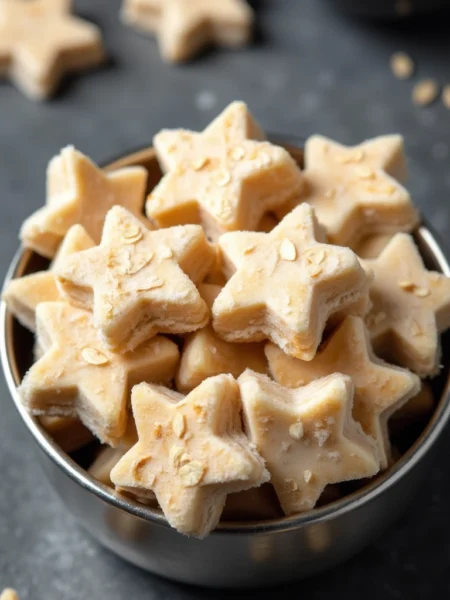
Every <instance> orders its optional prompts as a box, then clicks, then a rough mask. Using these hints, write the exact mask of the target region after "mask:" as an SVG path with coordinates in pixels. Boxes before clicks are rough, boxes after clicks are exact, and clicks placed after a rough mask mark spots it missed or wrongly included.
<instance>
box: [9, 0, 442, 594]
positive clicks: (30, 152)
mask: <svg viewBox="0 0 450 600" xmlns="http://www.w3.org/2000/svg"><path fill="white" fill-rule="evenodd" d="M211 1H220V0H211ZM119 4H120V2H119V0H96V2H90V1H89V0H83V1H79V2H76V6H77V9H78V11H79V12H80V13H82V14H84V15H86V16H87V17H89V18H91V19H92V20H95V21H97V22H98V23H99V24H100V25H101V27H102V28H103V31H104V35H105V41H106V45H107V47H108V50H109V53H110V55H111V57H112V64H111V65H110V66H108V67H107V68H105V69H102V70H99V71H98V72H95V73H92V74H89V75H84V76H80V77H79V78H76V79H74V80H71V81H70V82H69V83H68V84H67V85H65V86H64V88H63V90H62V92H61V93H60V94H59V95H58V97H57V98H55V99H54V100H53V101H52V102H50V103H48V104H34V103H32V102H30V101H29V100H27V99H26V98H24V97H22V96H21V95H20V94H19V93H18V92H17V91H16V90H15V89H14V88H13V87H12V86H10V85H9V84H2V85H0V268H1V271H2V272H4V271H5V270H6V268H7V265H8V262H9V260H10V259H11V257H12V254H13V252H14V251H15V248H16V246H17V231H18V228H19V226H20V223H21V222H22V220H23V219H24V218H25V217H26V216H27V215H28V214H29V213H30V212H31V211H32V210H34V209H35V208H37V207H38V206H40V205H41V204H42V202H43V197H44V196H43V194H44V172H45V166H46V163H47V162H48V160H49V159H50V158H51V157H52V156H53V155H54V154H55V153H56V152H58V150H59V149H60V148H61V147H62V146H64V145H66V144H68V143H73V144H75V145H76V146H77V147H78V148H79V149H80V150H82V151H84V152H86V153H87V154H88V155H90V156H92V158H94V159H95V160H96V161H99V162H102V161H105V160H106V159H108V158H110V157H112V156H116V155H118V154H121V153H124V152H126V151H127V150H129V149H133V148H135V147H138V146H142V145H146V144H149V143H150V142H151V138H152V134H153V133H154V132H155V131H157V130H158V129H159V128H161V127H163V126H165V127H173V126H180V125H183V126H186V127H191V128H194V129H198V128H201V127H203V126H204V125H206V124H207V122H208V121H209V120H210V119H211V118H212V117H213V116H215V115H216V113H217V112H218V111H219V110H220V109H221V108H222V107H224V106H225V105H226V104H227V103H228V102H230V101H231V100H234V99H242V100H245V101H247V102H248V103H249V105H250V107H251V109H252V110H253V112H254V114H255V115H256V116H257V118H258V119H259V120H260V121H261V123H262V124H263V125H264V127H266V128H267V129H269V130H271V131H276V132H281V133H289V134H295V135H303V136H307V135H309V134H311V133H315V132H320V133H323V134H325V135H329V136H331V137H334V138H336V139H338V140H339V141H342V142H344V143H356V142H358V141H360V140H362V139H364V138H367V137H371V136H375V135H379V134H381V133H387V132H400V133H402V134H403V135H404V136H405V138H406V145H407V151H408V155H409V158H410V167H411V177H410V181H409V187H410V189H411V191H412V193H413V196H414V198H415V201H416V202H417V203H418V205H419V206H420V208H421V209H422V210H423V212H424V214H425V215H426V217H427V218H428V219H429V220H430V221H431V222H432V223H433V225H434V226H435V227H436V228H437V229H438V230H439V231H440V232H441V233H442V234H444V235H446V232H447V225H448V220H449V210H448V200H447V197H448V195H449V191H450V172H449V164H450V157H449V146H448V144H449V142H450V140H449V134H450V111H448V110H446V109H445V108H444V107H443V106H442V105H441V104H440V103H437V104H435V105H434V106H432V107H429V108H427V109H422V110H420V109H417V108H415V107H413V106H412V105H411V102H410V92H411V88H412V83H411V82H400V81H397V80H395V79H394V78H393V77H392V75H391V74H390V72H389V68H388V59H389V56H390V54H391V53H392V52H393V51H395V50H398V49H401V50H406V51H409V52H410V53H411V54H412V55H413V56H414V58H415V59H416V60H417V62H418V77H425V76H435V77H437V78H439V80H440V81H442V82H443V83H444V82H446V79H447V78H448V79H449V80H450V73H449V64H450V62H449V49H450V40H449V36H448V27H447V25H448V22H449V21H448V16H447V17H446V18H441V19H437V20H435V21H434V22H432V23H431V26H432V27H433V32H432V33H429V34H425V33H424V31H423V29H424V22H423V21H422V22H421V23H418V24H415V25H410V26H408V27H402V28H401V29H400V30H399V29H398V28H395V27H392V26H387V25H385V26H383V27H382V28H381V27H374V26H369V25H367V24H362V23H358V22H355V21H351V20H349V19H346V18H345V17H343V16H342V15H340V14H338V13H336V12H334V11H333V10H330V7H329V5H327V4H325V3H322V2H320V1H319V0H290V1H289V0H265V1H263V2H259V3H256V2H255V5H256V6H257V11H258V20H259V28H260V33H259V34H258V40H257V42H256V44H255V45H254V46H253V47H250V48H248V49H246V50H244V51H242V52H237V53H229V52H211V53H208V54H207V55H205V56H204V57H202V58H200V59H199V60H197V61H195V62H193V63H192V64H190V65H187V66H185V67H182V68H180V67H169V66H166V65H164V64H163V63H162V62H161V60H160V58H159V55H158V52H157V49H156V45H155V43H154V42H153V41H151V40H149V39H148V38H146V37H144V36H141V35H139V34H137V33H135V32H134V31H131V30H128V29H125V28H124V27H122V26H121V24H120V23H119V22H118V18H117V14H118V9H119ZM331 4H332V2H331ZM428 25H430V23H428ZM0 386H1V389H0V393H1V412H0V478H1V479H0V482H1V483H0V589H1V587H3V586H6V585H14V586H16V587H17V588H18V589H19V590H20V592H21V596H22V600H27V599H28V600H32V599H33V600H56V599H60V598H61V599H64V600H78V599H80V600H81V599H87V598H89V599H92V600H100V599H104V598H108V600H119V599H120V600H135V599H138V598H139V599H140V598H151V599H157V598H158V599H159V598H161V599H162V598H166V597H167V598H168V597H170V598H179V599H180V600H187V599H189V598H221V599H222V598H223V599H225V598H226V599H228V598H230V599H231V598H240V597H242V598H244V597H245V598H250V599H251V598H253V597H255V598H256V597H257V595H256V594H255V595H254V596H253V595H252V594H249V593H247V592H246V593H242V594H240V593H232V594H230V593H225V592H216V591H210V590H198V589H194V588H186V587H183V586H179V585H176V584H172V583H169V582H166V581H163V580H160V579H157V578H155V577H152V576H150V575H147V574H145V573H143V572H141V571H139V570H137V569H134V568H132V567H130V566H128V565H126V564H124V563H122V562H121V561H120V560H119V559H117V558H115V557H114V556H112V555H111V554H109V553H108V552H106V551H104V550H103V549H102V548H100V547H99V546H98V545H97V544H95V543H94V542H93V541H91V539H90V538H89V536H88V535H87V534H85V533H84V532H83V531H80V530H79V529H78V528H77V526H76V524H75V523H74V521H73V519H72V518H71V517H70V516H69V515H68V514H67V513H66V512H65V510H64V507H63V506H62V505H61V504H60V503H59V501H58V500H57V499H56V498H55V497H54V495H53V493H52V491H51V490H50V488H49V486H48V485H47V484H46V482H45V481H44V480H43V478H42V473H41V471H40V470H39V468H38V467H37V465H36V463H35V460H34V454H35V452H36V448H35V447H34V445H33V443H32V441H31V440H30V438H29V435H28V433H27V432H26V431H25V429H24V427H23V425H22V424H21V423H20V421H19V418H18V416H17V414H16V412H15V410H14V408H13V405H12V402H11V401H10V399H9V397H8V393H7V391H6V386H5V384H4V382H3V381H1V382H0ZM447 437H448V436H447ZM449 455H450V441H449V440H448V439H447V440H446V441H444V442H443V444H441V447H440V450H439V454H438V455H437V457H436V461H435V465H434V468H433V469H432V470H431V471H430V473H429V478H428V481H427V482H426V484H425V486H424V488H423V489H422V491H421V493H420V495H419V497H418V498H417V499H415V500H414V501H413V502H412V504H411V509H410V511H409V512H408V514H407V515H406V516H405V517H404V518H403V519H402V520H401V521H400V522H399V523H398V524H397V525H396V526H395V527H394V528H393V529H392V530H391V531H389V532H388V533H386V534H384V535H383V537H382V538H381V539H380V540H379V542H378V543H377V544H375V545H374V546H372V547H371V548H369V549H368V550H366V551H365V552H363V553H362V554H360V555H359V556H358V557H357V558H355V559H354V560H353V561H351V562H349V563H347V564H346V565H345V566H343V567H340V568H338V569H336V570H334V571H332V572H331V573H328V574H326V575H323V576H319V577H317V578H315V579H312V580H309V581H305V582H302V583H300V584H297V585H294V586H289V587H287V588H285V589H283V591H282V592H280V591H279V590H278V591H275V590H265V592H264V593H263V597H272V596H273V597H276V595H277V594H279V593H288V594H292V595H293V594H296V595H297V594H299V595H300V594H301V595H302V596H304V597H308V598H311V599H312V600H316V599H319V598H320V599H322V598H329V597H330V595H333V597H341V596H342V595H343V594H344V593H345V594H347V597H348V598H350V599H351V600H353V598H355V599H356V598H359V597H360V596H363V597H364V598H367V599H374V600H375V599H377V600H378V599H381V598H383V599H391V598H392V599H396V598H408V599H409V598H427V597H428V596H431V594H432V593H433V595H434V596H436V597H448V593H449V592H450V578H449V567H450V541H449V534H450V517H449V509H448V507H449V506H450V485H449V481H448V467H447V464H448V456H449ZM334 595H336V596H334Z"/></svg>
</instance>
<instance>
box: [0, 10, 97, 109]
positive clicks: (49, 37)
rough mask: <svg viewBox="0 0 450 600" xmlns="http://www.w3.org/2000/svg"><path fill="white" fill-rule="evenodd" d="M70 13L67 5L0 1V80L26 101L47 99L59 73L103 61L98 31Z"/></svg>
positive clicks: (58, 80)
mask: <svg viewBox="0 0 450 600" xmlns="http://www.w3.org/2000/svg"><path fill="white" fill-rule="evenodd" d="M71 7H72V2H71V0H27V1H26V2H24V1H23V0H1V1H0V75H2V76H4V77H9V78H10V79H12V80H13V81H14V83H15V84H16V85H17V87H18V88H19V89H20V90H21V91H22V92H23V93H24V94H26V95H27V96H29V97H30V98H33V99H37V100H42V99H45V98H48V97H49V96H51V95H52V94H53V93H54V91H55V90H56V88H57V87H58V86H59V83H60V81H61V79H62V77H63V75H65V73H67V72H70V71H81V70H84V69H87V68H90V67H94V66H97V65H99V64H100V63H102V62H103V60H104V58H105V54H104V49H103V43H102V36H101V33H100V30H99V29H98V27H96V26H95V25H93V24H92V23H88V22H87V21H84V20H82V19H79V18H78V17H74V16H73V15H71V14H70V13H71Z"/></svg>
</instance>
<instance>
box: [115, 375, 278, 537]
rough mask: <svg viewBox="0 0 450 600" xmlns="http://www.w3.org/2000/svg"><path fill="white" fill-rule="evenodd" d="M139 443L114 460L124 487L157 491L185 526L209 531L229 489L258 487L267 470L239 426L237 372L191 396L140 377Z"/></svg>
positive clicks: (136, 403) (174, 520) (135, 401)
mask: <svg viewBox="0 0 450 600" xmlns="http://www.w3.org/2000/svg"><path fill="white" fill-rule="evenodd" d="M132 407H133V414H134V418H135V421H136V426H137V430H138V436H139V441H138V443H137V444H136V445H135V446H134V447H133V448H132V449H131V450H130V451H129V452H128V453H127V454H126V455H125V456H124V457H123V459H122V460H121V461H120V462H119V463H118V464H117V465H116V466H115V467H114V469H113V471H112V473H111V479H112V481H113V482H114V483H115V485H116V486H117V487H118V488H119V489H124V490H126V491H128V492H129V493H133V494H138V495H144V494H148V495H150V497H151V496H153V494H155V495H156V498H157V500H158V502H159V504H160V506H161V508H162V510H163V512H164V515H165V516H166V518H167V520H168V521H169V523H170V524H171V525H172V527H175V528H176V529H178V531H180V532H181V533H184V534H187V535H193V536H196V537H205V536H206V535H208V533H210V531H212V530H213V529H214V528H215V527H216V525H217V523H218V522H219V519H220V516H221V514H222V510H223V507H224V504H225V499H226V496H227V494H230V493H233V492H239V491H242V490H245V489H249V488H252V487H255V486H259V485H261V484H262V483H264V482H265V481H267V480H268V478H269V474H268V473H267V471H266V470H265V468H264V463H263V461H262V459H261V457H260V456H259V455H258V453H257V452H256V451H255V450H254V449H253V447H252V446H251V445H250V444H249V442H248V440H247V438H246V437H245V435H244V434H243V433H242V431H241V403H240V398H239V387H238V385H237V383H236V381H235V379H234V378H233V377H232V376H231V375H218V376H216V377H211V378H209V379H207V380H206V381H204V382H203V383H201V384H200V385H199V386H198V387H197V388H196V389H195V390H193V391H192V392H191V393H190V394H189V395H188V396H186V397H183V396H182V395H180V394H178V393H176V392H173V391H171V390H169V389H167V388H163V387H159V386H150V385H145V384H141V385H138V386H136V387H135V388H134V389H133V393H132Z"/></svg>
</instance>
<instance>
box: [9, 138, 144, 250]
mask: <svg viewBox="0 0 450 600" xmlns="http://www.w3.org/2000/svg"><path fill="white" fill-rule="evenodd" d="M146 186H147V171H146V170H145V169H144V168H143V167H128V168H126V169H119V170H117V171H114V172H112V173H108V174H107V173H104V172H103V171H102V170H101V169H99V168H98V167H97V166H96V165H94V164H93V163H92V162H91V161H90V160H89V158H87V156H84V154H81V152H78V151H77V150H75V148H73V147H72V146H68V147H67V148H64V150H62V151H61V153H60V154H59V155H58V156H56V157H55V158H53V159H52V160H51V161H50V164H49V166H48V169H47V203H46V205H45V206H44V207H43V208H41V209H39V210H38V211H37V212H35V213H34V214H33V215H31V217H29V218H28V219H27V220H26V221H25V222H24V224H23V225H22V229H21V232H20V238H21V240H22V244H23V245H24V246H25V247H27V248H31V249H32V250H35V251H36V252H38V253H39V254H42V256H46V257H47V258H53V256H54V255H55V253H56V251H57V249H58V246H59V244H60V243H61V240H62V239H63V237H64V236H65V235H66V233H67V231H68V230H69V229H70V227H71V226H72V225H75V224H76V223H79V224H80V225H82V226H83V227H84V228H85V229H86V231H87V233H88V235H89V236H90V237H91V238H92V239H93V240H94V242H95V243H99V241H100V238H101V233H102V228H103V222H104V219H105V216H106V213H107V212H108V210H109V209H110V208H111V207H113V206H115V205H119V206H123V207H124V208H126V209H127V210H129V211H130V212H132V213H133V214H134V215H136V216H139V217H140V218H141V219H143V217H142V216H141V211H142V206H143V202H144V194H145V190H146Z"/></svg>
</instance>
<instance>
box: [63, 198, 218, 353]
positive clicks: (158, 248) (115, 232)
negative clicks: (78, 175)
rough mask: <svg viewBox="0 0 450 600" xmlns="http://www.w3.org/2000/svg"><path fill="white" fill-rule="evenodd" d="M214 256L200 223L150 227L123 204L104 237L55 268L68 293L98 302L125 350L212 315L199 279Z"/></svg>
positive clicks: (103, 321)
mask: <svg viewBox="0 0 450 600" xmlns="http://www.w3.org/2000/svg"><path fill="white" fill-rule="evenodd" d="M214 260H215V253H214V250H213V248H212V246H211V245H210V244H209V242H208V241H207V239H206V237H205V234H204V233H203V230H202V228H201V227H200V226H199V225H185V226H179V227H171V228H169V229H160V230H158V231H149V230H148V229H147V228H146V227H145V226H144V225H143V224H142V223H140V221H139V220H138V219H136V218H135V217H133V215H131V214H130V213H129V212H128V211H126V210H125V209H124V208H121V207H119V206H116V207H114V208H112V209H111V210H110V211H109V213H108V214H107V216H106V219H105V226H104V230H103V235H102V241H101V244H100V245H99V246H96V247H95V248H92V249H91V250H86V251H84V252H79V253H78V254H73V255H72V256H69V257H67V258H66V259H65V261H64V262H63V263H61V264H60V265H58V269H57V270H56V271H55V272H56V275H57V278H58V282H59V285H60V288H61V290H62V291H63V293H65V294H66V295H67V298H68V299H69V300H70V301H71V302H72V303H74V304H76V305H78V306H80V307H81V308H86V309H89V310H90V309H92V310H93V312H94V322H95V324H96V326H97V327H98V328H99V329H100V332H101V335H102V337H103V339H104V340H105V341H106V343H107V344H109V345H110V346H111V347H113V348H114V349H116V350H118V351H120V352H124V351H128V350H133V349H134V348H136V347H137V346H138V345H139V344H140V343H142V342H143V341H145V340H147V339H149V338H151V337H153V336H154V335H156V334H157V333H187V332H189V331H194V330H195V329H199V328H200V327H204V326H205V325H206V324H207V323H208V320H209V310H208V307H207V305H206V303H205V302H204V300H203V299H202V298H201V296H200V294H199V292H198V290H197V288H196V287H195V284H194V282H198V281H201V280H202V279H203V277H204V276H205V275H206V273H207V272H208V269H209V268H210V267H211V265H212V264H213V262H214Z"/></svg>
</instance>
